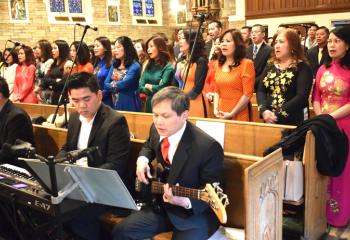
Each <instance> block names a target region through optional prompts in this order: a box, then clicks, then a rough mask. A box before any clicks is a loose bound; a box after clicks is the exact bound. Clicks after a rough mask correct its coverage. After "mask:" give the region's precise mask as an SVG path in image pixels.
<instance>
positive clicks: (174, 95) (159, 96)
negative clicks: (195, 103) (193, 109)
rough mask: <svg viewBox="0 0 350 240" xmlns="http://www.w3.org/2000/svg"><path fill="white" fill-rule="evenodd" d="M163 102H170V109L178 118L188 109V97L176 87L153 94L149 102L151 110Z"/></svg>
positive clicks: (166, 88)
mask: <svg viewBox="0 0 350 240" xmlns="http://www.w3.org/2000/svg"><path fill="white" fill-rule="evenodd" d="M165 100H170V101H171V109H172V110H174V111H175V112H176V114H177V115H178V116H181V114H182V113H183V112H184V111H186V110H189V109H190V99H189V97H188V96H186V94H185V93H184V92H183V91H182V90H181V89H180V88H178V87H174V86H170V87H165V88H163V89H161V90H160V91H158V92H157V93H156V94H154V96H153V98H152V102H151V105H152V108H153V106H154V105H156V104H158V103H160V102H163V101H165Z"/></svg>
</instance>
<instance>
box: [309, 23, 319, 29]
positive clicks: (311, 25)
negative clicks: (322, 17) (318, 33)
mask: <svg viewBox="0 0 350 240" xmlns="http://www.w3.org/2000/svg"><path fill="white" fill-rule="evenodd" d="M309 27H310V28H311V27H316V29H317V28H318V25H317V24H316V23H310V24H309Z"/></svg>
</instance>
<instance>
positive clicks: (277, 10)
mask: <svg viewBox="0 0 350 240" xmlns="http://www.w3.org/2000/svg"><path fill="white" fill-rule="evenodd" d="M346 11H350V1H349V0H269V1H266V0H265V1H264V0H246V17H247V19H256V18H266V17H285V16H295V15H305V14H319V13H334V12H346Z"/></svg>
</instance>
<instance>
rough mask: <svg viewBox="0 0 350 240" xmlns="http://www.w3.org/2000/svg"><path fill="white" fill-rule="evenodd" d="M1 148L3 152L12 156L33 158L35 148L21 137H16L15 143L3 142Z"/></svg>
mask: <svg viewBox="0 0 350 240" xmlns="http://www.w3.org/2000/svg"><path fill="white" fill-rule="evenodd" d="M2 149H3V150H4V152H5V153H7V154H9V155H12V156H14V157H25V158H34V157H35V148H34V147H33V146H32V144H31V143H29V142H25V141H23V140H21V139H16V141H15V144H14V145H11V144H9V143H4V144H3V145H2Z"/></svg>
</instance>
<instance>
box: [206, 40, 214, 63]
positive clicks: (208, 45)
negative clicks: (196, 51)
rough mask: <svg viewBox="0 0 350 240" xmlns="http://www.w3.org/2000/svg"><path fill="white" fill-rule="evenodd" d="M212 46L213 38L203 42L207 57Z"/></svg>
mask: <svg viewBox="0 0 350 240" xmlns="http://www.w3.org/2000/svg"><path fill="white" fill-rule="evenodd" d="M212 47H213V40H210V41H208V42H206V43H205V55H206V56H207V57H208V59H209V57H210V56H209V54H210V51H211V48H212ZM209 60H210V59H209Z"/></svg>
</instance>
